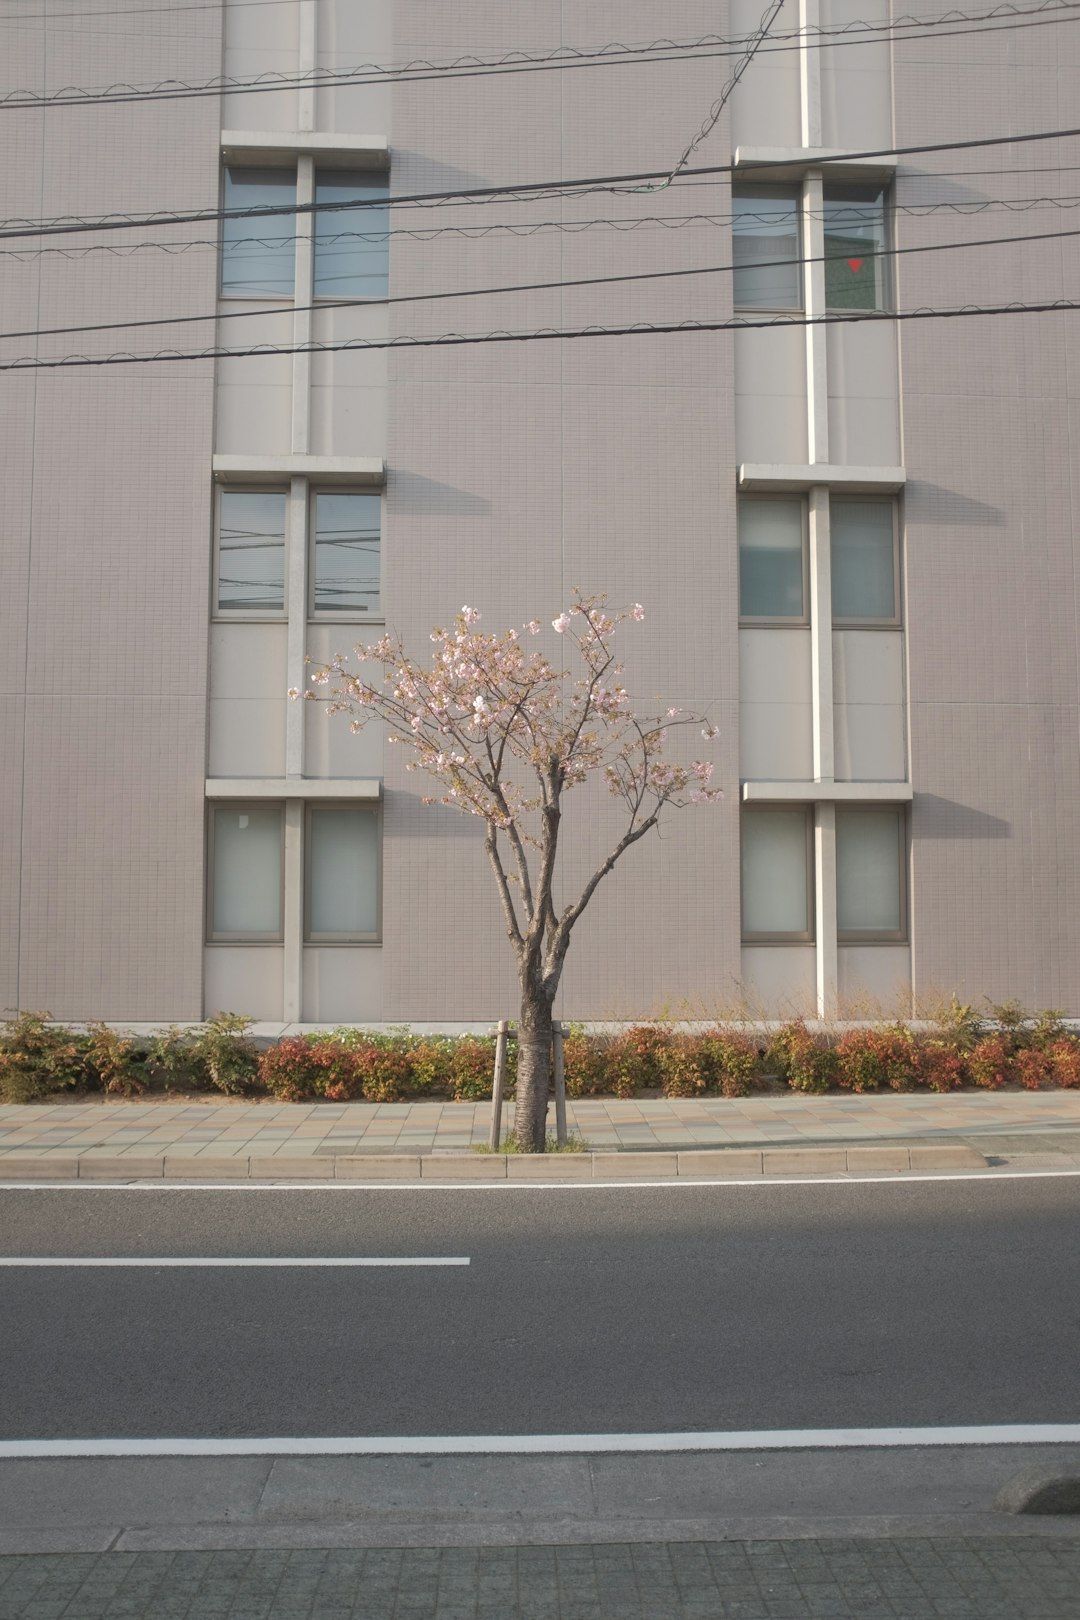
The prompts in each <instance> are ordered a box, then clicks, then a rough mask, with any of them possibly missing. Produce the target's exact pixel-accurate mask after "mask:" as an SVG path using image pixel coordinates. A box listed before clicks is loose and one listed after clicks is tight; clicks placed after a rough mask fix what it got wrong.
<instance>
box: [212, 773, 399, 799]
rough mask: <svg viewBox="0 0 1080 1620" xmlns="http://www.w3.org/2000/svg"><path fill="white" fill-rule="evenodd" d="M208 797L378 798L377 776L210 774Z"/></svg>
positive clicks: (380, 795) (379, 791) (380, 787)
mask: <svg viewBox="0 0 1080 1620" xmlns="http://www.w3.org/2000/svg"><path fill="white" fill-rule="evenodd" d="M206 797H207V798H208V799H350V800H351V799H378V798H381V797H382V781H381V779H380V778H379V777H377V776H364V777H352V776H332V777H317V776H208V777H207V778H206Z"/></svg>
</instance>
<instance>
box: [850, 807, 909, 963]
mask: <svg viewBox="0 0 1080 1620" xmlns="http://www.w3.org/2000/svg"><path fill="white" fill-rule="evenodd" d="M901 815H902V812H901V811H899V810H878V809H873V810H864V809H856V808H853V807H851V808H849V807H838V809H837V812H836V926H837V928H838V930H839V932H840V933H841V934H849V933H875V934H896V933H898V932H899V931H900V926H901V911H900V817H901Z"/></svg>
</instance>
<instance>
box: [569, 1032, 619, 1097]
mask: <svg viewBox="0 0 1080 1620" xmlns="http://www.w3.org/2000/svg"><path fill="white" fill-rule="evenodd" d="M611 1045H612V1042H611V1037H610V1036H608V1035H586V1034H585V1032H584V1031H583V1030H582V1028H581V1025H580V1024H572V1025H571V1026H570V1033H569V1034H568V1035H567V1036H566V1037H565V1038H564V1040H563V1064H564V1067H565V1072H566V1095H567V1096H568V1097H600V1096H603V1095H604V1094H605V1093H606V1092H610V1090H611V1068H612V1065H611Z"/></svg>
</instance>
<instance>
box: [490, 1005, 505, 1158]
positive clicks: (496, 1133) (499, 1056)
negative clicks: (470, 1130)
mask: <svg viewBox="0 0 1080 1620" xmlns="http://www.w3.org/2000/svg"><path fill="white" fill-rule="evenodd" d="M509 1027H510V1024H509V1020H508V1019H506V1018H500V1019H499V1025H498V1033H497V1034H496V1037H495V1079H494V1081H493V1083H492V1087H491V1135H490V1137H489V1138H488V1141H489V1145H490V1147H491V1151H492V1153H498V1151H499V1148H500V1146H501V1144H502V1107H503V1082H504V1080H505V1078H506V1038H507V1030H508V1029H509Z"/></svg>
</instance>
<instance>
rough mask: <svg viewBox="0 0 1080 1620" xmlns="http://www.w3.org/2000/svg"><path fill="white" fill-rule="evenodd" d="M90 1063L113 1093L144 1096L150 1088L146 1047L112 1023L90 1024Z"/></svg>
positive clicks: (106, 1089)
mask: <svg viewBox="0 0 1080 1620" xmlns="http://www.w3.org/2000/svg"><path fill="white" fill-rule="evenodd" d="M86 1065H87V1068H88V1070H89V1071H90V1074H91V1075H92V1076H93V1078H94V1079H95V1080H96V1081H97V1083H98V1085H99V1086H100V1087H101V1089H102V1091H104V1092H107V1093H108V1094H109V1095H111V1096H115V1097H141V1096H142V1094H143V1092H144V1091H149V1089H150V1076H149V1074H148V1072H147V1067H146V1052H145V1050H144V1049H143V1048H142V1047H140V1046H138V1045H137V1044H136V1042H135V1041H133V1040H130V1039H128V1038H127V1037H126V1036H123V1035H120V1034H119V1033H118V1032H117V1031H116V1030H115V1029H110V1028H109V1026H108V1024H90V1025H88V1026H87V1038H86Z"/></svg>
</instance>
